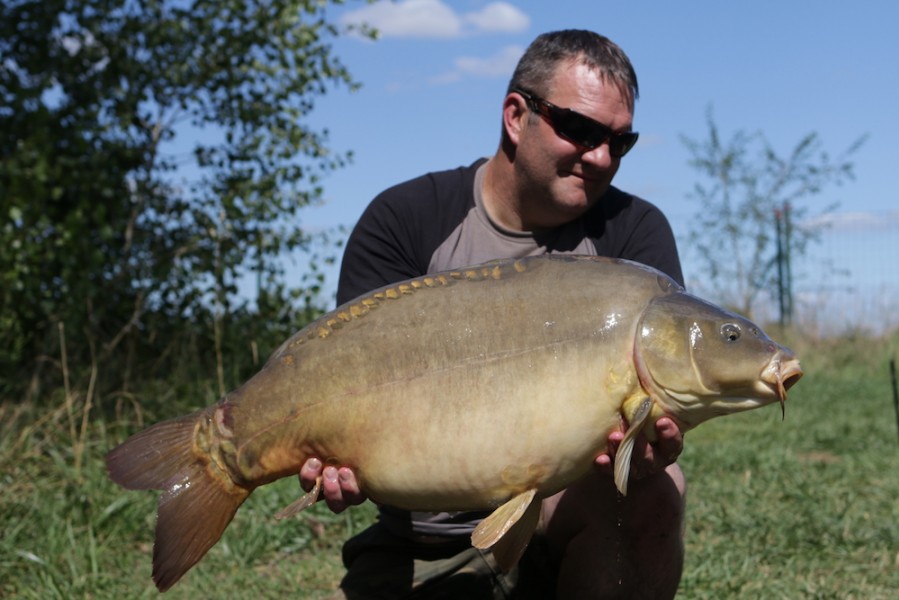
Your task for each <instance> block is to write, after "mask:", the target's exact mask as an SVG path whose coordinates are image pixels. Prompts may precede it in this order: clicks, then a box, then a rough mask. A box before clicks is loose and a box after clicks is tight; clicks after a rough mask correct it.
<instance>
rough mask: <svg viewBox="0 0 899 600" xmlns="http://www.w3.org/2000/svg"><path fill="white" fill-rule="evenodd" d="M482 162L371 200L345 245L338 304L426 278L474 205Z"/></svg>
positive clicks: (432, 175)
mask: <svg viewBox="0 0 899 600" xmlns="http://www.w3.org/2000/svg"><path fill="white" fill-rule="evenodd" d="M482 163H483V159H481V160H478V161H476V162H474V163H473V164H471V165H469V166H466V167H459V168H456V169H452V170H449V171H441V172H436V173H428V174H427V175H423V176H421V177H417V178H415V179H412V180H410V181H407V182H405V183H401V184H399V185H396V186H394V187H392V188H390V189H388V190H385V191H384V192H382V193H381V194H379V195H378V196H377V197H375V199H374V200H372V202H371V204H370V205H369V206H368V208H367V209H366V210H365V212H363V213H362V216H361V217H360V219H359V222H358V223H357V224H356V226H355V227H354V228H353V232H352V233H351V234H350V237H349V239H348V240H347V246H346V249H345V250H344V253H343V261H342V262H341V265H340V278H339V279H338V283H337V304H338V305H339V304H343V303H345V302H349V301H350V300H353V299H354V298H357V297H358V296H361V295H362V294H366V293H368V292H370V291H372V290H375V289H378V288H381V287H384V286H385V285H390V284H393V283H396V282H398V281H404V280H406V279H412V278H413V277H420V276H422V275H425V274H427V270H428V265H430V262H431V256H432V254H433V253H434V251H435V250H436V249H437V247H438V246H439V245H440V243H441V242H442V241H443V240H445V239H446V237H447V236H448V235H449V233H450V232H451V231H452V230H453V229H454V228H455V227H456V226H457V225H458V223H459V222H461V220H462V219H463V218H464V217H465V214H466V212H467V210H468V208H469V207H470V206H471V205H473V204H474V194H473V191H472V190H473V186H474V177H475V173H476V171H477V169H478V167H479V166H480V165H481V164H482Z"/></svg>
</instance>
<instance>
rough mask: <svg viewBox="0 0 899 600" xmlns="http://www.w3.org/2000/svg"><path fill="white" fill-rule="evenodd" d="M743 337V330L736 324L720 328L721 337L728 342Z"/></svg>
mask: <svg viewBox="0 0 899 600" xmlns="http://www.w3.org/2000/svg"><path fill="white" fill-rule="evenodd" d="M741 335H743V330H742V329H740V326H739V325H737V324H736V323H725V324H724V325H722V326H721V337H723V338H724V339H725V340H727V341H728V342H736V341H737V340H739V339H740V336H741Z"/></svg>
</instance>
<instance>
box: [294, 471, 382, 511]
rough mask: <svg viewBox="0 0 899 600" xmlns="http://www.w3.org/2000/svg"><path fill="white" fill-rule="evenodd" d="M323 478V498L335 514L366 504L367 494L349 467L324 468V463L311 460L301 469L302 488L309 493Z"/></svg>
mask: <svg viewBox="0 0 899 600" xmlns="http://www.w3.org/2000/svg"><path fill="white" fill-rule="evenodd" d="M319 476H321V478H322V491H321V497H323V498H324V499H325V503H326V504H327V505H328V508H330V509H331V510H332V511H334V512H335V513H340V512H343V511H344V510H346V509H347V507H349V506H355V505H357V504H362V503H363V502H365V498H366V496H365V494H363V493H362V492H361V491H360V490H359V484H358V483H357V482H356V475H355V474H354V473H353V471H352V469H349V468H348V467H340V468H339V469H338V468H337V467H334V466H331V465H328V466H325V467H323V466H322V461H320V460H319V459H317V458H310V459H309V460H307V461H306V463H305V464H304V465H303V468H302V469H300V486H301V487H302V488H303V489H304V490H305V491H307V492H308V491H309V490H311V489H312V487H313V486H314V485H315V480H316V479H317V478H318V477H319Z"/></svg>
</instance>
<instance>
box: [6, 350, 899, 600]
mask: <svg viewBox="0 0 899 600" xmlns="http://www.w3.org/2000/svg"><path fill="white" fill-rule="evenodd" d="M796 345H797V346H799V348H797V349H798V350H799V354H800V356H801V357H802V358H803V366H804V367H805V368H806V376H805V378H804V379H803V381H802V382H800V383H799V384H798V385H797V386H796V388H794V390H793V391H792V392H791V394H790V399H789V401H788V402H787V416H786V420H785V421H783V422H781V419H780V411H779V410H777V409H776V408H771V407H769V408H767V409H763V410H760V411H755V412H751V413H746V414H742V415H735V416H731V417H727V418H725V419H718V420H715V421H712V422H710V423H707V424H705V425H703V426H702V427H700V428H699V429H697V430H695V431H693V432H690V433H689V434H688V435H687V440H686V448H685V451H684V454H683V455H682V457H681V461H680V462H681V465H682V466H683V468H684V470H685V472H686V473H687V477H688V481H689V497H688V518H687V533H686V538H685V542H686V547H687V560H686V566H685V570H684V576H683V581H682V585H681V589H680V593H679V597H681V598H822V599H823V598H840V599H846V598H866V599H877V598H892V597H895V594H896V590H899V443H897V431H896V418H895V415H894V413H893V409H892V400H891V397H892V396H891V394H892V392H891V389H890V382H889V371H888V367H887V361H888V360H889V358H890V357H895V358H897V359H899V335H893V336H891V337H888V338H885V339H881V340H870V339H863V338H859V339H850V338H844V339H840V340H834V341H828V342H818V343H812V342H800V343H797V344H796ZM149 395H150V394H149V393H148V396H149ZM160 397H161V398H163V400H166V401H171V399H170V398H165V396H160ZM202 400H203V401H201V402H198V403H197V405H199V404H204V403H205V400H208V398H204V399H202ZM166 401H161V402H159V403H156V404H155V405H150V406H148V407H145V408H144V409H143V410H146V411H148V412H147V413H146V414H144V413H142V412H138V411H136V410H134V409H131V410H130V412H129V411H128V410H126V409H129V408H131V407H135V406H137V405H135V404H132V403H130V402H127V403H123V405H122V406H120V407H119V410H110V409H111V407H103V406H100V405H99V403H98V402H97V400H96V399H95V400H94V403H95V406H94V409H93V412H92V413H91V415H92V416H91V418H90V419H89V420H87V421H85V420H84V419H83V416H84V413H85V411H84V409H85V402H84V399H83V397H81V396H79V395H77V394H75V393H73V392H71V391H70V392H69V395H65V392H63V391H60V398H59V399H58V402H57V403H55V405H56V406H58V408H56V409H55V410H50V411H40V410H38V409H37V408H36V407H35V406H32V405H25V404H21V403H13V402H5V403H3V404H0V597H4V598H5V597H17V598H41V599H47V598H142V597H143V598H151V597H155V596H156V591H155V588H154V587H153V584H152V582H151V581H150V562H151V556H152V535H153V522H154V512H155V501H156V494H155V493H149V492H148V493H140V492H125V491H124V490H122V489H120V488H118V487H117V486H115V485H114V484H112V483H111V482H110V481H109V480H108V479H107V478H106V474H105V469H104V466H103V456H104V454H105V452H106V451H107V450H108V449H109V448H110V447H111V446H113V445H114V444H115V443H117V442H118V441H120V440H122V439H124V437H125V435H126V434H127V433H128V432H130V431H134V430H136V429H138V428H139V426H138V424H137V421H138V420H139V419H138V417H141V418H142V419H143V420H145V421H146V422H153V421H156V420H158V419H160V418H163V417H166V416H173V415H174V414H178V413H183V412H186V411H187V410H189V409H190V408H191V407H188V406H173V405H172V404H171V403H169V404H168V405H167V404H166ZM172 402H173V401H172ZM175 404H177V403H175ZM164 406H168V408H162V407H164ZM104 408H106V409H107V410H105V411H104V410H103V409H104ZM175 408H177V409H178V410H177V413H176V412H172V411H173V410H174V409H175ZM162 413H167V414H162ZM115 415H118V417H116V416H115ZM73 422H74V423H76V426H74V427H73V426H72V423H73ZM83 422H86V423H87V424H86V426H85V427H84V428H83V429H82V428H81V426H80V424H81V423H83ZM298 493H299V486H298V484H297V482H296V480H282V481H280V482H277V483H275V484H272V485H269V486H266V487H264V488H262V489H260V490H258V491H257V492H256V493H254V494H253V495H252V496H251V497H250V499H249V500H248V501H247V503H246V504H245V505H244V506H243V507H242V508H241V510H240V511H239V512H238V515H237V517H236V518H235V521H234V522H233V523H232V524H231V526H230V527H229V528H228V530H227V531H226V532H225V535H224V537H223V538H222V540H221V541H220V542H219V543H218V544H217V545H216V546H215V547H214V548H213V549H212V550H211V551H210V553H209V554H208V555H207V556H206V558H204V559H203V561H201V563H200V564H199V565H198V566H197V567H195V568H194V569H192V570H191V571H190V572H189V573H188V575H187V576H186V577H185V578H184V579H183V580H182V581H181V582H179V583H178V584H177V585H175V587H174V588H172V590H171V591H170V592H169V593H168V594H167V596H168V597H170V598H195V597H198V596H199V597H205V598H216V597H218V598H229V597H234V596H235V595H236V596H246V595H252V596H253V597H255V598H282V597H283V598H286V597H289V598H323V597H325V596H326V595H327V594H328V593H329V592H330V590H331V589H333V587H334V585H335V584H336V582H337V581H338V580H339V578H340V576H341V573H342V568H341V565H340V561H339V554H340V545H341V543H342V541H343V540H344V539H345V538H346V537H347V536H348V535H350V534H352V533H353V532H354V531H357V530H359V529H360V528H362V527H364V526H365V525H366V524H367V523H369V522H370V521H371V519H372V518H373V516H374V511H373V508H372V506H371V505H370V504H368V505H365V506H362V507H357V508H355V509H353V510H350V511H348V512H347V513H344V514H343V515H333V514H331V513H329V512H328V511H327V510H326V509H324V508H322V507H314V508H313V509H312V510H311V511H307V513H305V514H302V515H300V516H298V517H296V518H294V519H292V520H291V521H287V522H276V521H275V520H274V519H273V515H274V513H275V512H277V510H279V509H280V508H282V507H284V506H286V505H287V504H289V503H290V502H291V501H293V500H294V499H295V498H296V496H297V494H298ZM235 590H239V591H238V592H235Z"/></svg>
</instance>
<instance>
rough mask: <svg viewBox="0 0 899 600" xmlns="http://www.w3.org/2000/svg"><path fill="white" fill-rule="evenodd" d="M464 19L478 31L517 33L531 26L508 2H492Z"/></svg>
mask: <svg viewBox="0 0 899 600" xmlns="http://www.w3.org/2000/svg"><path fill="white" fill-rule="evenodd" d="M464 19H465V20H466V21H467V22H469V23H471V24H472V25H474V27H475V28H476V29H477V30H479V31H485V32H486V31H498V32H503V33H517V32H519V31H524V30H525V29H527V28H528V26H529V25H530V24H531V20H530V18H528V16H527V15H526V14H524V13H523V12H521V11H520V10H518V9H517V8H515V7H514V6H512V5H511V4H509V3H508V2H493V3H491V4H488V5H487V6H485V7H484V8H482V9H481V10H480V11H478V12H473V13H468V14H467V15H464Z"/></svg>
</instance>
